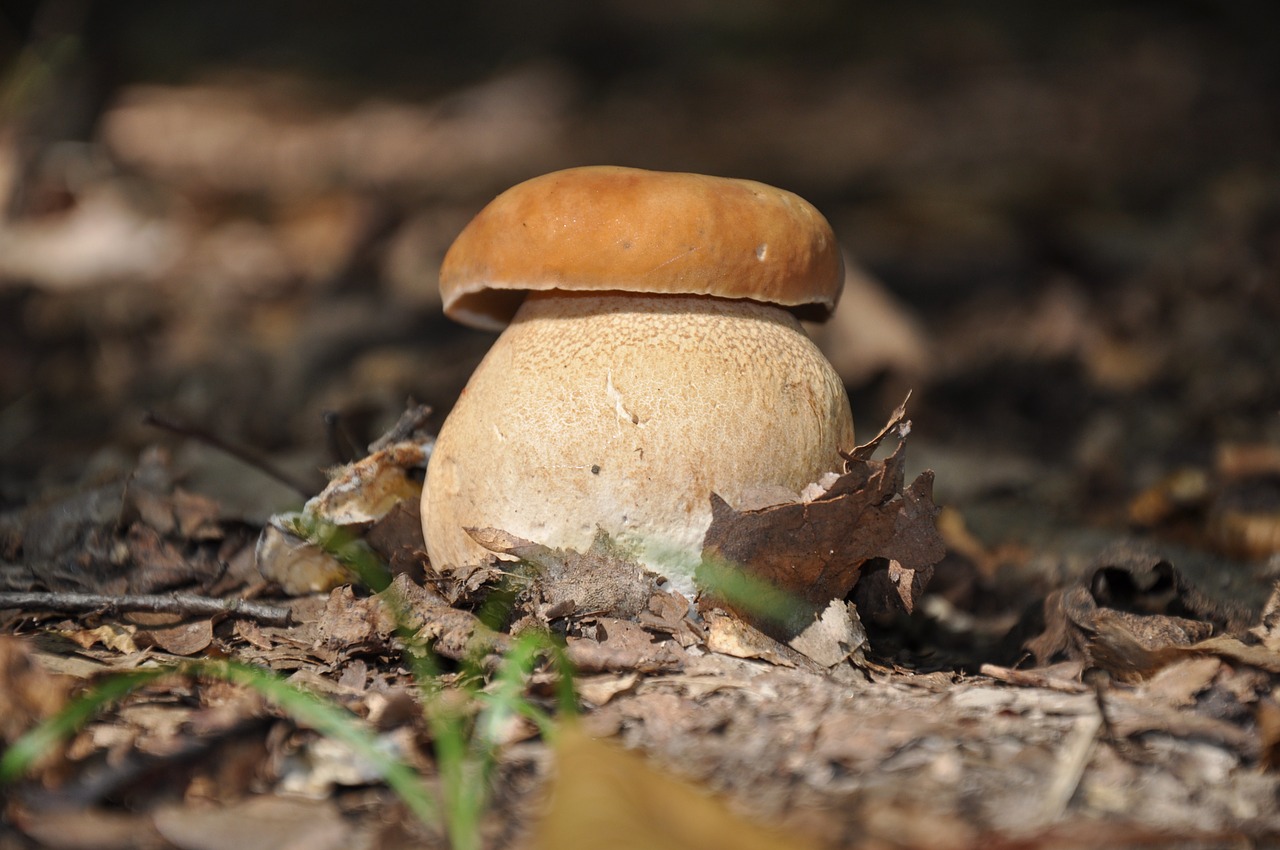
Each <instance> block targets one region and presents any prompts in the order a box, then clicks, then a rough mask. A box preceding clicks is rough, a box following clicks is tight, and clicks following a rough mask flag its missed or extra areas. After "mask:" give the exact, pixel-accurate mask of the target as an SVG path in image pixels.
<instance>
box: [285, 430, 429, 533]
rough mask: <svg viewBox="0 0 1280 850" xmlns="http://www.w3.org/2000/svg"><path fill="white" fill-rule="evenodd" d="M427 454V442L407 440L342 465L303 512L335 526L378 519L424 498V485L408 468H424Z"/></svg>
mask: <svg viewBox="0 0 1280 850" xmlns="http://www.w3.org/2000/svg"><path fill="white" fill-rule="evenodd" d="M427 456H428V446H427V445H426V444H423V443H417V442H408V441H406V442H400V443H394V444H392V445H390V446H387V447H386V448H384V449H380V450H378V451H376V452H374V453H373V454H371V455H369V456H367V457H365V458H362V459H361V460H358V461H356V462H355V463H349V464H347V465H346V466H342V467H339V468H338V469H336V470H334V471H333V472H332V473H330V477H329V484H328V486H326V487H325V488H324V490H322V491H321V492H320V494H319V495H317V496H315V497H313V498H312V499H310V500H309V501H308V502H307V504H306V505H305V506H304V507H303V511H304V512H305V513H308V514H310V515H311V516H314V517H317V518H319V519H322V520H324V521H325V522H330V523H333V524H334V525H343V526H347V525H366V524H368V523H373V522H377V521H378V520H380V519H382V518H383V517H384V516H386V515H387V514H388V513H390V512H391V510H392V509H393V508H395V507H396V506H397V505H399V504H400V503H401V502H404V501H411V502H414V503H415V504H416V503H417V500H418V499H421V498H422V484H421V482H420V481H418V480H416V479H415V478H414V477H413V476H411V475H410V473H409V471H410V470H418V469H424V468H425V467H426V465H427Z"/></svg>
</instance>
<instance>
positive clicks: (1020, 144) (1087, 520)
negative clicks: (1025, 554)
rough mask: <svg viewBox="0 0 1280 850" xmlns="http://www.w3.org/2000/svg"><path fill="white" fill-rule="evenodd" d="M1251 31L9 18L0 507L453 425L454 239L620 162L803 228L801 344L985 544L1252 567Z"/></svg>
mask: <svg viewBox="0 0 1280 850" xmlns="http://www.w3.org/2000/svg"><path fill="white" fill-rule="evenodd" d="M1277 8H1280V7H1277V6H1276V5H1275V4H1273V3H1269V2H1247V0H1246V2H1238V3H1231V4H1218V3H1206V2H1191V1H1190V0H1187V1H1186V2H1160V3H1156V2H1151V3H1127V4H1110V3H1096V2H1078V3H1073V4H1064V5H1063V6H1062V7H1057V6H1055V5H1049V6H1046V5H1045V4H1027V3H1019V2H1011V0H1010V1H1009V2H977V3H966V4H938V3H926V2H917V0H902V2H897V3H893V4H871V3H853V2H840V0H785V1H784V0H692V2H683V3H677V2H670V0H648V2H644V3H631V2H623V1H622V0H595V2H570V0H543V2H539V3H536V4H535V3H521V2H512V0H473V2H469V3H449V4H443V3H441V4H436V3H408V2H405V3H365V4H353V3H338V2H314V0H312V1H311V2H275V3H261V2H240V1H239V0H231V2H228V0H218V2H213V0H185V2H182V3H171V2H160V0H112V1H111V2H91V0H43V1H42V2H35V1H34V0H31V2H21V0H3V2H0V203H2V204H3V207H2V208H0V209H2V216H0V508H3V509H4V510H6V511H15V510H17V509H19V508H21V507H22V506H24V505H27V504H30V503H32V502H33V501H35V500H38V499H40V498H44V497H45V496H46V495H47V494H48V493H50V492H53V491H56V490H57V489H58V488H60V487H74V486H78V485H79V484H82V483H83V482H85V481H86V480H90V479H94V478H102V477H106V476H110V475H115V474H120V473H121V472H122V471H128V470H129V469H131V468H132V465H133V463H134V462H135V459H136V456H137V453H138V451H139V450H140V448H141V447H143V446H144V445H146V444H147V443H149V442H154V441H156V440H161V441H164V440H168V439H171V438H169V437H167V436H166V435H165V434H163V433H161V432H158V431H156V430H155V429H154V428H149V427H147V426H145V425H143V424H142V418H143V414H144V412H145V411H147V410H154V411H157V412H160V413H162V414H164V415H166V416H169V417H172V418H176V419H179V420H182V421H184V422H187V423H192V424H193V425H195V426H198V427H199V428H201V429H203V430H207V431H210V432H212V433H215V434H217V435H219V436H220V437H222V438H224V439H227V440H231V441H234V442H237V443H239V444H243V445H247V446H251V447H253V448H255V449H257V450H259V451H261V452H263V453H266V454H268V455H269V456H271V457H272V458H274V459H276V460H277V461H278V462H280V463H283V464H286V465H291V466H292V467H293V468H296V469H299V470H303V471H307V472H309V473H310V474H315V471H316V470H317V469H318V468H320V467H322V466H325V465H327V464H330V463H332V462H333V461H334V459H335V458H334V452H333V450H332V444H333V443H334V441H335V439H337V440H338V442H341V441H342V440H344V439H347V438H349V440H350V441H351V442H354V443H356V444H362V443H367V442H368V441H369V440H370V439H372V438H373V437H375V436H377V434H378V433H379V432H380V431H381V429H382V428H384V427H386V426H387V425H389V424H390V423H391V422H393V421H394V420H395V418H396V416H397V415H398V414H399V412H400V411H401V410H402V409H403V406H404V403H405V400H406V399H407V398H409V397H413V398H414V399H417V400H418V401H423V402H427V403H429V404H431V405H432V406H433V407H434V408H435V409H436V410H437V412H438V418H437V419H436V420H435V421H436V424H437V425H438V422H439V417H442V416H443V414H444V413H445V412H446V411H447V410H448V409H449V407H450V406H451V404H452V401H453V399H454V398H455V397H456V395H457V393H458V391H459V390H460V388H461V387H462V385H463V383H464V382H465V380H466V378H467V376H468V375H469V374H470V371H471V370H472V368H473V367H474V365H475V363H476V362H477V361H478V359H479V358H480V357H481V356H482V355H483V353H484V351H485V350H486V349H487V347H488V346H489V344H490V343H491V341H492V339H493V337H492V336H490V335H486V334H482V333H479V332H475V331H470V330H467V329H463V328H460V327H458V326H455V325H453V324H452V323H450V322H448V321H447V320H445V319H444V318H443V317H442V316H441V315H440V311H439V301H438V297H437V293H436V269H437V267H438V265H439V262H440V259H441V257H442V256H443V253H444V250H445V249H446V248H447V246H448V245H449V243H450V241H451V240H452V239H453V237H454V236H455V235H456V234H457V232H458V231H459V230H460V229H461V228H462V227H463V226H464V225H465V223H466V222H467V221H468V219H469V218H470V217H471V216H472V215H473V214H474V213H475V212H476V211H477V210H478V209H479V208H480V207H481V206H483V204H484V203H485V202H487V201H488V200H489V199H490V198H491V197H492V196H493V195H495V194H496V193H498V192H499V191H501V190H502V189H504V188H506V187H507V186H510V185H512V184H513V183H516V182H518V181H520V180H523V179H525V178H528V177H531V176H534V175H537V174H540V173H543V172H546V171H549V170H552V169H556V168H562V167H568V166H574V165H583V164H593V163H610V164H621V165H633V166H641V167H647V168H657V169H667V170H682V171H700V172H707V173H712V174H721V175H726V176H737V177H749V178H753V179H757V180H762V181H764V182H768V183H772V184H775V185H778V186H782V187H784V188H787V189H790V190H792V191H795V192H797V193H798V194H800V195H802V196H804V197H806V198H807V199H809V200H810V201H812V202H813V203H814V204H815V205H817V206H818V208H819V209H821V210H822V211H823V212H824V213H826V215H827V216H828V217H829V218H830V220H831V222H832V224H833V225H834V227H835V229H836V232H837V234H838V236H839V237H840V239H841V241H842V243H843V245H844V246H845V248H846V249H847V251H848V252H849V257H850V264H849V265H850V269H851V271H850V279H849V282H848V287H847V291H846V294H845V298H844V301H843V304H842V309H841V311H840V313H839V314H838V315H837V317H836V319H835V320H834V321H833V322H832V323H830V324H829V325H828V326H826V327H823V328H815V329H814V334H815V336H816V337H817V338H818V339H819V340H820V342H821V343H822V345H823V346H824V348H825V349H826V350H827V351H828V353H829V356H830V357H831V358H832V360H833V362H835V363H836V365H837V367H838V368H839V370H840V372H841V374H842V375H843V377H844V379H845V380H846V382H847V384H848V386H849V389H850V392H851V395H852V397H853V402H854V414H855V418H856V419H857V421H858V423H859V430H860V434H861V435H863V436H866V437H869V436H870V435H871V434H873V433H874V432H875V431H876V430H877V429H878V427H879V425H880V423H881V422H883V421H884V417H885V416H886V415H887V413H888V412H889V411H890V410H892V408H893V407H894V406H895V405H896V404H897V403H898V401H900V400H901V398H902V396H903V395H904V394H905V392H906V390H907V389H911V390H913V392H914V395H913V400H912V406H911V413H912V418H913V420H914V423H915V430H914V433H913V438H912V440H913V441H912V447H911V457H912V458H913V464H914V465H916V466H920V467H923V466H930V467H933V468H935V469H936V470H937V472H938V499H939V502H940V503H944V504H947V505H950V506H952V507H953V508H954V509H955V510H957V511H960V512H962V513H961V514H957V515H954V516H962V517H963V520H964V522H963V523H961V526H964V527H965V528H971V529H972V530H973V531H974V532H976V535H977V536H976V538H975V539H974V540H973V541H971V542H972V546H973V547H976V548H973V549H972V551H971V552H970V556H971V559H976V560H981V559H982V558H984V557H986V558H989V559H995V560H998V558H997V557H996V556H995V555H992V554H991V552H992V550H991V549H990V548H989V547H993V546H995V545H996V544H997V543H1003V542H1007V541H1010V540H1034V539H1037V536H1038V535H1039V536H1041V537H1043V535H1045V534H1050V535H1052V534H1059V535H1060V534H1061V532H1062V530H1063V529H1073V531H1071V532H1070V533H1071V534H1074V535H1077V536H1079V535H1081V534H1085V535H1086V537H1087V535H1088V534H1092V533H1093V532H1092V531H1090V532H1081V531H1078V529H1095V530H1096V529H1103V530H1106V531H1107V532H1108V533H1109V532H1111V531H1114V530H1116V529H1130V528H1134V527H1139V528H1144V529H1149V530H1152V531H1153V532H1155V533H1156V534H1157V535H1159V536H1162V537H1163V538H1164V539H1167V540H1171V541H1176V542H1178V543H1180V544H1185V545H1188V546H1190V547H1191V548H1193V549H1194V550H1196V551H1200V552H1208V553H1214V556H1215V557H1223V558H1230V559H1237V560H1252V561H1255V562H1258V563H1263V564H1270V565H1271V567H1273V568H1275V567H1276V557H1275V555H1274V552H1275V551H1276V550H1277V549H1280V531H1277V528H1280V520H1277V516H1280V496H1278V495H1277V486H1276V482H1277V481H1278V480H1280V460H1278V459H1277V458H1278V457H1280V51H1278V50H1276V48H1275V37H1276V35H1277V33H1278V32H1280V28H1278V24H1280V12H1277ZM326 413H334V414H338V415H339V416H338V420H337V421H339V423H340V427H339V428H338V429H337V431H336V432H335V431H334V430H333V429H332V428H326V425H325V423H324V415H325V414H326ZM331 421H332V420H331ZM335 434H337V437H335ZM343 435H345V436H343ZM193 474H194V472H193ZM246 475H248V473H246ZM1224 517H1227V518H1228V519H1231V520H1232V521H1233V522H1235V521H1236V520H1238V522H1235V525H1232V524H1231V523H1230V522H1227V521H1226V520H1224V519H1223V518H1224ZM965 523H967V525H964V524H965ZM1259 523H1260V524H1259ZM959 527H960V526H957V528H959ZM1241 529H1244V530H1241ZM957 534H959V535H961V536H960V537H957V536H955V535H957ZM964 539H965V538H964V537H963V534H962V532H961V531H956V530H954V529H953V532H952V537H951V542H952V543H953V546H954V544H955V541H956V540H964ZM1088 539H1092V538H1088ZM984 547H987V548H984ZM1006 556H1007V553H1006ZM1007 557H1012V556H1007ZM1268 559H1269V560H1268ZM994 562H995V561H994V560H990V561H988V562H984V563H985V567H984V568H986V569H993V567H992V566H991V564H992V563H994ZM1273 571H1280V568H1278V569H1276V570H1273Z"/></svg>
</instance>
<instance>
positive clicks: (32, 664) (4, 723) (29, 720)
mask: <svg viewBox="0 0 1280 850" xmlns="http://www.w3.org/2000/svg"><path fill="white" fill-rule="evenodd" d="M71 684H72V683H71V680H70V679H68V678H65V677H63V676H59V675H56V674H54V673H50V672H48V671H47V670H45V669H44V667H43V666H42V665H41V664H40V663H39V662H38V661H37V660H36V655H35V651H34V647H33V645H32V643H31V642H30V641H28V640H23V639H22V638H17V637H12V636H9V635H0V742H3V743H5V744H11V743H13V742H14V741H15V740H17V738H18V736H19V735H21V734H22V733H24V732H26V731H27V730H28V729H30V728H31V727H32V726H34V725H35V724H36V723H39V722H40V721H41V720H44V719H45V718H47V717H49V716H50V715H52V714H53V713H54V712H56V711H58V710H59V709H60V708H62V706H63V705H64V704H65V703H66V701H67V694H68V692H69V691H70V690H71Z"/></svg>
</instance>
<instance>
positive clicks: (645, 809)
mask: <svg viewBox="0 0 1280 850" xmlns="http://www.w3.org/2000/svg"><path fill="white" fill-rule="evenodd" d="M555 760H556V776H555V779H554V780H553V781H552V787H551V802H550V806H549V808H548V809H547V812H546V813H545V814H544V815H543V817H542V820H541V821H540V822H539V824H538V826H537V828H536V830H535V832H534V840H533V847H534V848H535V850H564V848H578V847H610V848H614V850H629V848H636V850H654V848H663V850H775V848H776V850H805V848H809V847H814V846H816V845H814V844H813V843H811V842H809V841H807V840H806V839H805V838H804V837H803V836H801V835H796V834H789V835H783V834H781V833H778V832H774V831H773V830H771V829H769V828H768V827H766V826H763V825H761V824H758V823H752V822H751V821H748V820H747V819H745V818H743V817H741V816H739V815H737V814H735V813H734V812H733V811H732V810H731V809H730V808H729V807H728V806H727V805H725V804H724V803H723V802H721V801H720V800H718V799H716V798H714V797H712V796H710V795H709V794H707V793H706V792H705V791H703V790H702V789H700V788H698V787H697V786H695V785H693V784H692V783H689V782H685V781H683V780H680V779H677V778H675V777H672V776H668V775H666V774H664V773H661V772H659V771H658V770H656V769H655V768H653V767H651V766H650V765H649V764H648V762H646V761H645V760H644V759H643V758H641V757H640V756H638V755H636V754H634V753H629V752H626V751H625V750H620V749H617V748H615V747H613V746H610V745H609V744H606V743H603V742H600V741H597V740H595V739H593V738H591V737H589V736H588V735H587V734H586V733H585V732H583V731H582V730H581V729H579V728H578V727H576V726H571V725H567V726H565V727H564V728H563V729H561V731H560V734H559V736H558V738H557V740H556V743H555Z"/></svg>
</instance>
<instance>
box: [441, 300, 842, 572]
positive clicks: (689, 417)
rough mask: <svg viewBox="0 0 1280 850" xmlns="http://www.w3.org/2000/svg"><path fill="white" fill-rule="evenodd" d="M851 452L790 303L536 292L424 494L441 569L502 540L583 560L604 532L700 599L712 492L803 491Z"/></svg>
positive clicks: (837, 386)
mask: <svg viewBox="0 0 1280 850" xmlns="http://www.w3.org/2000/svg"><path fill="white" fill-rule="evenodd" d="M852 447H853V420H852V417H851V415H850V411H849V402H848V399H847V398H846V396H845V393H844V387H843V385H842V384H841V382H840V379H839V377H838V376H837V375H836V373H835V371H834V369H832V367H831V366H830V364H829V363H828V362H827V360H826V359H825V358H824V357H823V356H822V354H821V353H820V352H819V351H818V349H817V347H816V346H815V345H814V344H813V343H812V342H811V341H810V340H809V338H808V337H807V336H806V335H805V333H804V331H803V329H802V328H801V326H800V324H799V322H798V321H797V320H796V319H795V317H794V316H792V315H791V314H790V313H789V312H787V311H786V310H784V309H781V308H779V307H775V306H771V305H766V304H762V303H758V302H755V301H749V300H733V299H724V298H713V297H707V296H684V295H643V294H634V293H626V294H624V293H618V292H608V291H606V292H595V293H583V292H578V293H563V292H556V291H552V292H544V293H534V294H532V295H531V296H530V297H529V298H528V299H527V300H526V301H525V302H524V304H523V305H522V306H521V307H520V309H519V311H518V312H517V313H516V315H515V318H514V319H513V320H512V323H511V325H510V327H509V328H508V329H507V330H506V331H505V332H504V333H503V334H502V335H501V336H500V337H499V338H498V340H497V342H495V343H494V346H493V348H492V349H491V350H490V351H489V353H488V355H487V356H486V357H485V359H484V361H483V362H482V363H481V364H480V366H479V368H477V370H476V372H475V374H474V375H472V377H471V380H470V382H469V383H468V384H467V387H466V389H465V390H464V391H463V394H462V396H461V397H460V398H459V400H458V403H457V405H456V406H455V407H454V409H453V412H452V413H451V414H450V416H449V418H448V419H447V421H446V422H445V424H444V427H443V428H442V429H441V431H440V435H439V438H438V440H437V442H436V447H435V451H434V454H433V456H432V459H431V463H430V466H429V469H428V473H427V483H426V487H425V488H424V491H423V525H424V532H425V536H426V540H427V549H428V553H429V555H430V558H431V562H432V563H433V564H434V565H436V566H437V568H439V567H443V566H445V565H449V564H463V563H468V562H473V561H476V560H479V559H480V558H482V557H483V556H484V555H486V554H488V553H487V551H486V550H484V549H483V548H481V547H480V546H479V545H478V544H477V543H475V541H473V540H472V539H471V537H470V535H468V534H467V532H466V531H465V529H466V528H468V527H496V528H500V529H502V530H504V531H507V532H509V533H511V534H514V535H516V536H518V537H523V538H526V539H529V540H533V541H536V542H539V543H543V544H545V545H548V546H553V547H561V548H573V549H577V550H579V551H585V550H586V549H587V548H588V547H589V546H590V544H591V541H592V539H593V537H594V536H595V533H596V530H597V528H602V529H604V530H605V531H607V532H608V533H609V534H610V535H612V536H613V537H614V538H615V539H616V540H618V541H620V542H621V543H623V544H624V545H628V546H632V547H634V548H635V549H636V551H637V555H638V556H639V557H640V559H641V560H642V561H643V562H645V563H646V564H648V565H649V566H650V567H652V568H653V569H655V570H656V571H657V572H660V573H662V574H664V575H667V576H668V577H669V578H672V579H673V581H674V582H675V583H676V586H677V587H679V588H681V589H685V590H689V589H691V586H692V585H691V576H692V574H693V569H694V567H695V566H696V565H697V563H698V560H699V557H700V553H701V548H702V539H703V536H704V535H705V533H706V529H707V526H708V524H709V523H710V520H711V507H710V496H711V493H712V492H715V493H717V494H719V495H720V496H721V497H722V498H724V499H725V500H727V501H728V502H729V503H730V504H738V503H739V502H740V500H741V499H742V497H743V495H744V494H746V493H749V492H750V491H752V490H754V489H756V488H759V487H784V488H786V489H788V490H790V491H792V492H799V491H800V490H801V489H803V488H804V486H805V485H806V484H809V483H810V482H812V481H815V480H817V479H818V478H819V477H820V476H821V475H822V474H823V473H825V472H829V471H833V470H838V469H839V468H840V464H841V458H840V454H839V452H840V450H841V449H844V450H848V449H850V448H852Z"/></svg>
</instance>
